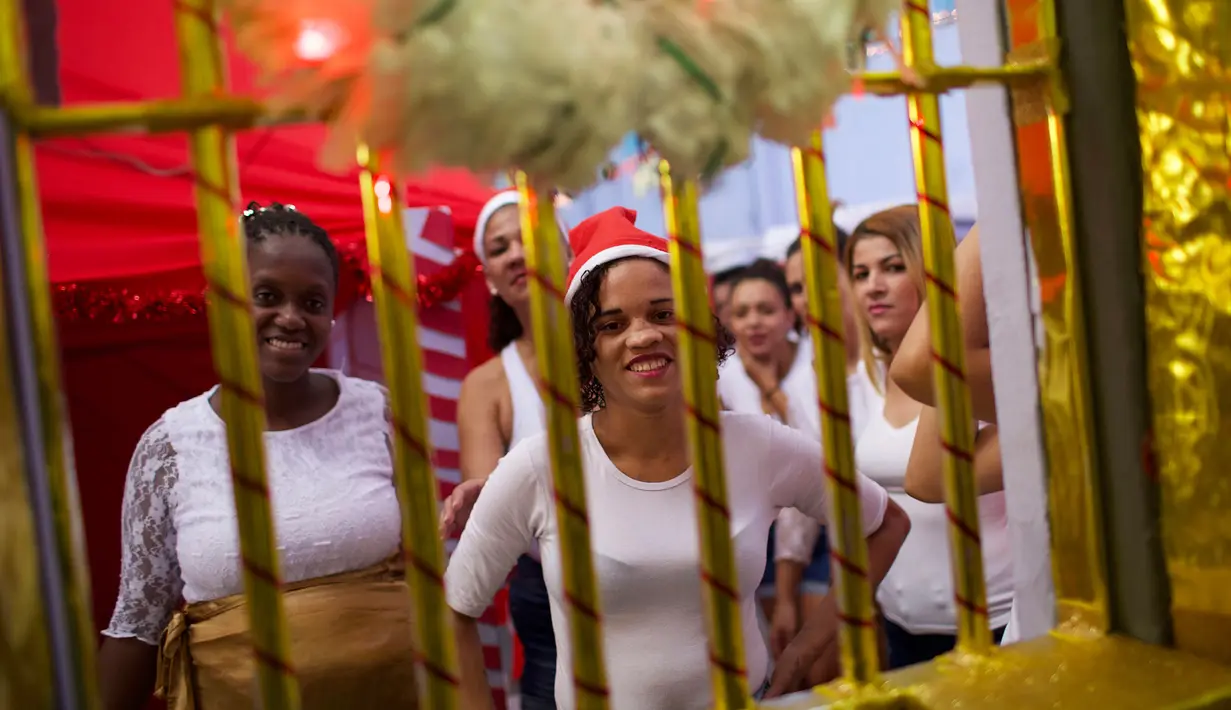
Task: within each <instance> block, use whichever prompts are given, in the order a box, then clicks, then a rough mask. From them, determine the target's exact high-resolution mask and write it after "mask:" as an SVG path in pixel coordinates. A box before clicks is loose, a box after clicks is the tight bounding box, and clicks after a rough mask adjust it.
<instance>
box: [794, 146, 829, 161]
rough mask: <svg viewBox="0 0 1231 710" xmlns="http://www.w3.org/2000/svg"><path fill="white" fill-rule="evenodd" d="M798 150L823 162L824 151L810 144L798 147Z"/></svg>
mask: <svg viewBox="0 0 1231 710" xmlns="http://www.w3.org/2000/svg"><path fill="white" fill-rule="evenodd" d="M799 152H801V153H803V154H804V155H806V156H808V157H810V158H816V159H817V160H819V161H821V163H822V164H824V162H825V152H824V151H822V150H819V149H817V148H814V147H812V146H807V147H805V148H800V149H799Z"/></svg>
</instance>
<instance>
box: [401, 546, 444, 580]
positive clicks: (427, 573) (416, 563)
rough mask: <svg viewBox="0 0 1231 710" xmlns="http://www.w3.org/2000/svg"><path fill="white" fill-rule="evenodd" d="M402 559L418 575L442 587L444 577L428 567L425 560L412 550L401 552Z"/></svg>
mask: <svg viewBox="0 0 1231 710" xmlns="http://www.w3.org/2000/svg"><path fill="white" fill-rule="evenodd" d="M402 559H404V560H405V561H406V564H408V565H410V566H411V567H413V568H415V569H416V570H418V572H419V574H422V575H423V576H424V577H427V578H428V579H430V580H432V582H434V583H435V584H436V586H438V587H443V586H444V584H445V578H444V576H443V575H441V574H440V572H439V571H437V570H436V569H435V568H433V567H432V566H431V565H429V564H428V563H427V560H425V559H423V558H422V557H419V556H418V555H416V554H415V553H414V552H413V551H412V550H403V551H402Z"/></svg>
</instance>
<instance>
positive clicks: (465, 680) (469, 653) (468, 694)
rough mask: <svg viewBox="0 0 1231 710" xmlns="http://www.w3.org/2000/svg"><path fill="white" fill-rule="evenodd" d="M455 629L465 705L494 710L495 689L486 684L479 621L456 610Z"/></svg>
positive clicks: (471, 708)
mask: <svg viewBox="0 0 1231 710" xmlns="http://www.w3.org/2000/svg"><path fill="white" fill-rule="evenodd" d="M453 628H454V631H455V633H456V635H457V660H458V665H459V667H460V670H461V673H462V687H461V691H462V693H461V695H462V697H461V700H462V708H463V709H464V710H491V708H492V689H491V686H489V685H488V684H487V664H486V663H485V662H484V660H483V643H482V641H481V640H480V638H479V622H478V621H477V620H476V619H472V618H470V617H469V616H466V615H465V614H460V613H458V612H456V611H455V612H453Z"/></svg>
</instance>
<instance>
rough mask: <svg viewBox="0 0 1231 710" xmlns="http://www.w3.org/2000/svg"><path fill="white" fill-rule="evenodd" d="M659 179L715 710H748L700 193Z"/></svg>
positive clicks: (663, 167)
mask: <svg viewBox="0 0 1231 710" xmlns="http://www.w3.org/2000/svg"><path fill="white" fill-rule="evenodd" d="M659 174H660V176H661V185H662V197H663V216H664V222H665V224H666V227H667V235H668V237H669V238H670V240H671V242H670V248H671V284H672V287H673V290H674V292H675V314H676V321H677V322H678V324H679V352H680V358H679V362H680V368H681V373H682V375H683V379H684V407H685V409H686V413H687V425H688V444H689V449H690V450H691V452H692V468H693V471H694V475H695V484H694V485H695V489H694V490H695V491H696V497H697V535H698V536H699V537H700V541H701V581H702V582H703V583H704V584H703V586H702V589H703V593H704V598H705V611H706V615H707V616H708V617H709V645H710V671H711V676H712V679H713V688H714V707H715V708H717V709H719V710H735V709H737V708H744V707H747V706H748V705H749V704H750V697H749V695H748V670H747V666H746V665H745V663H744V635H743V626H742V625H741V621H740V596H739V570H738V569H736V567H735V550H734V547H733V545H732V543H731V514H730V512H729V510H730V508H729V507H728V506H727V476H726V466H725V464H724V462H723V449H722V426H721V421H720V419H719V409H720V407H719V405H718V358H717V348H716V345H715V344H716V342H717V339H718V333H717V322H716V321H715V319H714V310H713V308H711V307H710V299H709V285H708V284H709V279H708V277H707V276H706V274H705V267H704V265H703V263H702V260H701V218H700V213H699V212H698V209H697V197H698V196H697V193H698V188H697V183H696V181H695V180H675V179H673V178H672V177H671V171H670V168H669V166H668V165H667V162H666V161H662V162H661V163H660V164H659Z"/></svg>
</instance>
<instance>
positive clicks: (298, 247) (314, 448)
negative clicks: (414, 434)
mask: <svg viewBox="0 0 1231 710" xmlns="http://www.w3.org/2000/svg"><path fill="white" fill-rule="evenodd" d="M243 226H244V232H245V236H246V238H247V241H248V262H249V275H250V278H251V284H252V302H253V312H254V317H255V324H256V330H257V333H256V336H257V343H258V352H259V359H260V368H261V374H262V379H263V382H264V391H265V399H266V412H267V416H268V429H267V431H266V433H265V448H266V452H267V460H268V475H269V484H270V491H271V502H272V505H273V513H274V525H275V528H276V532H277V540H278V551H279V555H280V559H281V571H282V575H283V579H284V581H285V583H286V584H287V590H288V593H287V595H286V610H287V616H288V619H289V623H290V629H291V637H292V641H293V646H294V648H293V651H292V656H293V661H294V663H295V666H296V670H297V671H298V676H299V681H300V684H301V688H302V691H303V699H304V707H305V708H333V707H411V706H413V703H414V700H413V694H412V689H413V682H412V676H411V674H412V667H411V658H412V656H411V653H410V648H409V639H410V633H411V632H410V628H409V609H408V596H407V594H406V591H405V587H404V584H403V583H402V582H401V581H400V576H399V574H398V571H397V567H396V565H394V564H393V563H392V561H391V560H392V559H393V557H394V555H395V553H396V552H397V551H398V543H399V532H400V514H399V510H398V504H397V497H396V494H395V491H394V486H393V479H392V465H391V460H390V454H389V447H388V438H387V431H388V427H387V420H386V416H385V411H386V404H385V394H384V392H383V390H382V388H381V387H380V386H379V385H376V384H374V383H371V382H367V381H364V380H359V379H354V378H350V377H347V376H345V375H343V374H342V373H339V372H334V371H328V370H316V369H312V368H311V365H312V364H313V362H314V361H316V359H317V358H318V357H319V356H320V355H321V353H322V352H323V351H324V349H325V347H326V345H327V344H328V342H329V334H330V330H331V327H332V314H333V305H334V296H335V291H336V290H337V280H338V257H337V252H336V251H335V249H334V247H333V245H332V243H331V242H330V241H329V238H328V236H327V235H326V234H325V232H324V230H322V229H321V228H320V227H319V226H317V225H316V224H314V223H313V222H312V221H311V220H310V219H309V218H308V217H307V216H306V215H304V214H302V213H300V212H298V211H296V210H295V209H294V208H292V207H283V206H281V205H278V204H277V203H274V204H272V205H270V206H269V207H265V208H262V207H259V206H257V205H255V203H254V204H253V205H250V206H249V209H248V210H246V211H245V212H244V217H243ZM218 412H219V393H218V388H217V387H215V388H213V389H211V390H209V391H208V392H205V393H204V394H201V395H199V396H197V397H194V398H192V399H190V400H188V401H186V402H183V403H181V404H179V405H177V406H176V407H173V408H172V409H170V410H168V411H167V412H166V413H165V414H163V415H162V417H161V418H159V420H158V421H156V422H155V423H154V424H153V425H152V426H151V427H150V428H149V429H148V430H147V431H146V433H145V435H144V436H142V438H141V440H140V442H139V443H138V444H137V449H136V452H135V453H134V455H133V459H132V463H131V465H130V467H129V471H128V480H127V483H126V485H125V491H124V502H123V510H122V535H121V546H122V561H121V572H120V576H121V579H120V590H119V598H118V599H117V601H116V606H115V612H114V614H113V615H112V617H111V622H110V624H109V625H108V627H107V629H106V630H105V631H104V632H103V633H104V635H105V636H106V637H107V639H106V641H105V642H104V644H103V647H102V651H101V653H100V659H99V665H100V672H101V685H102V692H103V698H104V707H105V708H107V710H120V709H128V708H143V707H144V706H145V703H146V701H147V700H148V698H149V695H150V692H151V690H152V689H154V685H155V679H156V678H157V681H158V682H157V685H158V690H159V691H160V692H159V694H160V695H165V696H166V697H167V700H168V705H169V707H170V708H171V709H172V710H195V709H196V708H207V709H212V708H238V707H252V706H253V700H254V698H253V692H254V689H255V683H254V682H253V680H252V679H253V668H252V663H251V660H250V659H251V654H250V651H249V650H248V648H247V610H246V608H245V606H244V604H243V598H242V596H241V595H242V592H243V579H242V561H241V557H240V550H239V536H238V530H237V527H238V523H237V518H236V514H235V508H234V503H233V497H232V487H231V474H230V470H229V466H228V453H227V442H226V431H225V425H224V423H223V421H222V419H221V417H220V416H219V414H218ZM181 600H182V601H183V602H187V608H186V609H185V610H183V611H177V610H179V609H180V607H181ZM189 627H191V633H189V632H188V629H189ZM160 646H161V654H160V653H159V650H160Z"/></svg>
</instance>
